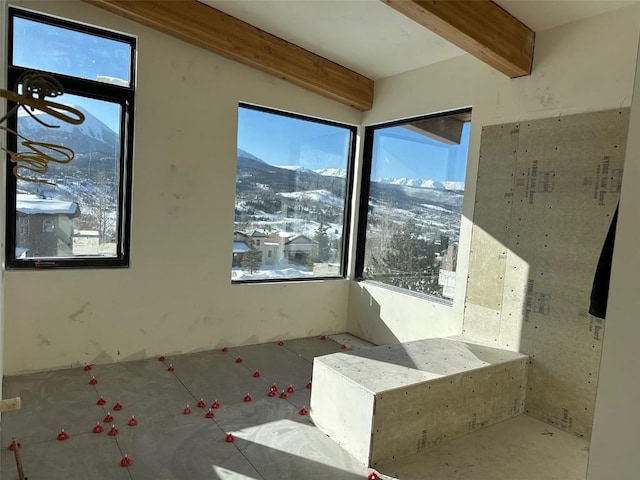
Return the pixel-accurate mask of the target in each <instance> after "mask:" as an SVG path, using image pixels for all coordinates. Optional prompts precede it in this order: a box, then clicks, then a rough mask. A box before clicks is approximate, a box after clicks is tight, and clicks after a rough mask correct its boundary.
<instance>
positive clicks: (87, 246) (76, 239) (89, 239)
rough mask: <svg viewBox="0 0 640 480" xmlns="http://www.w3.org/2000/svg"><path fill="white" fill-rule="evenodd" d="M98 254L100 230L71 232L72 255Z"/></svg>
mask: <svg viewBox="0 0 640 480" xmlns="http://www.w3.org/2000/svg"><path fill="white" fill-rule="evenodd" d="M99 254H100V232H99V231H98V230H76V231H75V232H73V255H74V256H76V257H81V256H83V255H99Z"/></svg>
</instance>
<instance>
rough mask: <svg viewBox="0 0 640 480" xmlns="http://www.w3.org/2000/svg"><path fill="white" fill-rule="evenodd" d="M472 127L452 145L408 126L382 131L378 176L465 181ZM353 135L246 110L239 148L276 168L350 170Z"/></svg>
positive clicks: (376, 155)
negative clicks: (347, 157) (283, 166)
mask: <svg viewBox="0 0 640 480" xmlns="http://www.w3.org/2000/svg"><path fill="white" fill-rule="evenodd" d="M469 126H470V124H469V123H466V124H465V125H464V127H463V133H462V142H461V144H460V145H455V146H449V145H445V144H443V143H440V142H437V141H435V140H431V139H429V138H427V137H426V136H424V135H421V134H419V133H415V132H413V131H411V130H408V129H406V128H402V127H390V128H384V129H382V128H381V129H378V130H376V134H375V140H374V145H375V148H374V157H373V172H372V177H373V178H378V177H396V178H399V177H406V178H423V179H432V180H437V181H446V180H449V181H464V178H465V172H466V163H467V150H468V145H469ZM348 142H349V133H348V130H346V129H343V128H339V127H333V126H327V125H323V124H318V123H315V122H308V121H304V120H300V119H296V118H291V117H284V116H281V115H274V114H270V113H267V112H262V111H258V110H253V109H249V108H241V109H240V111H239V112H238V147H239V148H241V149H242V150H245V151H247V152H249V153H251V154H253V155H255V156H256V157H258V158H260V159H262V160H264V161H265V162H267V163H270V164H272V165H291V166H292V165H297V166H302V167H305V168H309V169H312V170H315V169H318V168H346V164H345V162H346V155H347V152H348Z"/></svg>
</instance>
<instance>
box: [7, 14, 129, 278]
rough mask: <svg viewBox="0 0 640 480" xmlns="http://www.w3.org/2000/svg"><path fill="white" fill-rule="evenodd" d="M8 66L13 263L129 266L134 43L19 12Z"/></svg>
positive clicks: (11, 34) (23, 265) (9, 251)
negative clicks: (11, 91) (11, 90)
mask: <svg viewBox="0 0 640 480" xmlns="http://www.w3.org/2000/svg"><path fill="white" fill-rule="evenodd" d="M8 59H9V68H8V82H7V84H8V86H9V88H12V89H13V93H11V94H10V95H9V96H10V98H9V100H12V101H9V102H8V112H9V115H8V117H7V118H6V124H5V123H3V124H2V126H3V127H5V126H6V128H7V131H8V135H7V151H8V154H7V202H6V205H7V229H6V232H7V243H6V245H7V249H6V252H7V266H8V267H9V268H55V267H109V266H127V265H128V263H129V236H130V235H129V230H130V212H131V181H132V178H131V177H132V153H133V138H132V135H133V109H134V105H133V103H134V91H135V81H134V80H135V76H134V74H135V39H134V38H133V37H129V36H126V35H122V34H118V33H114V32H111V31H106V30H102V29H98V28H94V27H89V26H86V25H80V24H76V23H73V22H70V21H66V20H61V19H58V18H53V17H48V16H44V15H40V14H35V13H32V12H28V11H23V10H19V9H13V8H12V9H10V11H9V52H8ZM38 99H40V100H42V99H44V102H45V103H42V102H38ZM34 105H36V107H35V108H32V107H33V106H34ZM82 119H84V121H82V122H81V123H79V120H82Z"/></svg>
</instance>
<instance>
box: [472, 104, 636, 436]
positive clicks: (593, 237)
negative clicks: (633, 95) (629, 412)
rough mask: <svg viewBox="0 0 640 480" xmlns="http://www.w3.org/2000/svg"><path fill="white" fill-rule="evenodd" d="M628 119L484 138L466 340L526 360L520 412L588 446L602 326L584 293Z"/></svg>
mask: <svg viewBox="0 0 640 480" xmlns="http://www.w3.org/2000/svg"><path fill="white" fill-rule="evenodd" d="M628 119H629V110H628V109H624V110H608V111H603V112H594V113H585V114H580V115H570V116H561V117H554V118H550V119H544V120H532V121H523V122H516V123H508V124H502V125H495V126H487V127H484V128H483V129H482V142H481V146H480V161H479V168H478V180H477V186H476V187H477V194H476V209H475V212H474V218H473V224H474V225H473V235H472V240H471V256H470V260H469V285H468V287H467V303H466V311H465V321H464V333H465V335H469V336H471V337H473V338H476V339H479V340H482V341H484V342H487V343H489V344H493V345H497V346H499V347H502V348H510V349H513V350H519V351H520V352H522V353H525V354H527V355H530V357H531V360H530V368H529V379H528V386H527V399H526V405H525V411H526V412H527V413H529V414H531V415H533V416H534V417H537V418H540V419H542V420H544V421H546V422H548V423H550V424H552V425H554V426H556V427H559V428H562V429H564V430H567V431H569V432H572V433H575V434H577V435H581V436H585V437H587V438H588V437H590V434H591V427H592V421H593V410H594V404H595V394H596V388H597V379H598V367H599V362H600V353H601V342H602V337H603V326H604V322H603V320H602V319H599V318H596V317H594V316H592V315H590V314H589V313H588V312H589V303H590V294H591V288H592V283H593V277H594V273H595V270H596V265H597V264H598V259H599V256H600V252H601V250H602V246H603V244H604V239H605V237H606V235H607V231H608V229H609V225H610V224H611V220H612V217H613V214H614V211H615V209H616V206H617V203H618V199H619V194H620V188H621V184H622V174H623V165H624V152H625V147H626V137H627V129H628ZM472 280H473V281H472Z"/></svg>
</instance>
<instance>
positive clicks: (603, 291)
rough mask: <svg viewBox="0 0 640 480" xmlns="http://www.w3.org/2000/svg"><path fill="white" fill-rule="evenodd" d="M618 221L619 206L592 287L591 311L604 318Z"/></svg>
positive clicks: (592, 313)
mask: <svg viewBox="0 0 640 480" xmlns="http://www.w3.org/2000/svg"><path fill="white" fill-rule="evenodd" d="M617 223H618V207H616V211H615V213H614V214H613V218H612V219H611V226H610V227H609V232H608V233H607V238H605V240H604V245H603V246H602V252H601V253H600V260H598V266H597V267H596V273H595V276H594V277H593V287H592V288H591V305H590V306H589V313H590V314H591V315H593V316H594V317H598V318H604V317H605V315H606V314H607V300H608V298H609V278H610V277H611V261H612V260H613V244H614V243H615V239H616V224H617Z"/></svg>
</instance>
